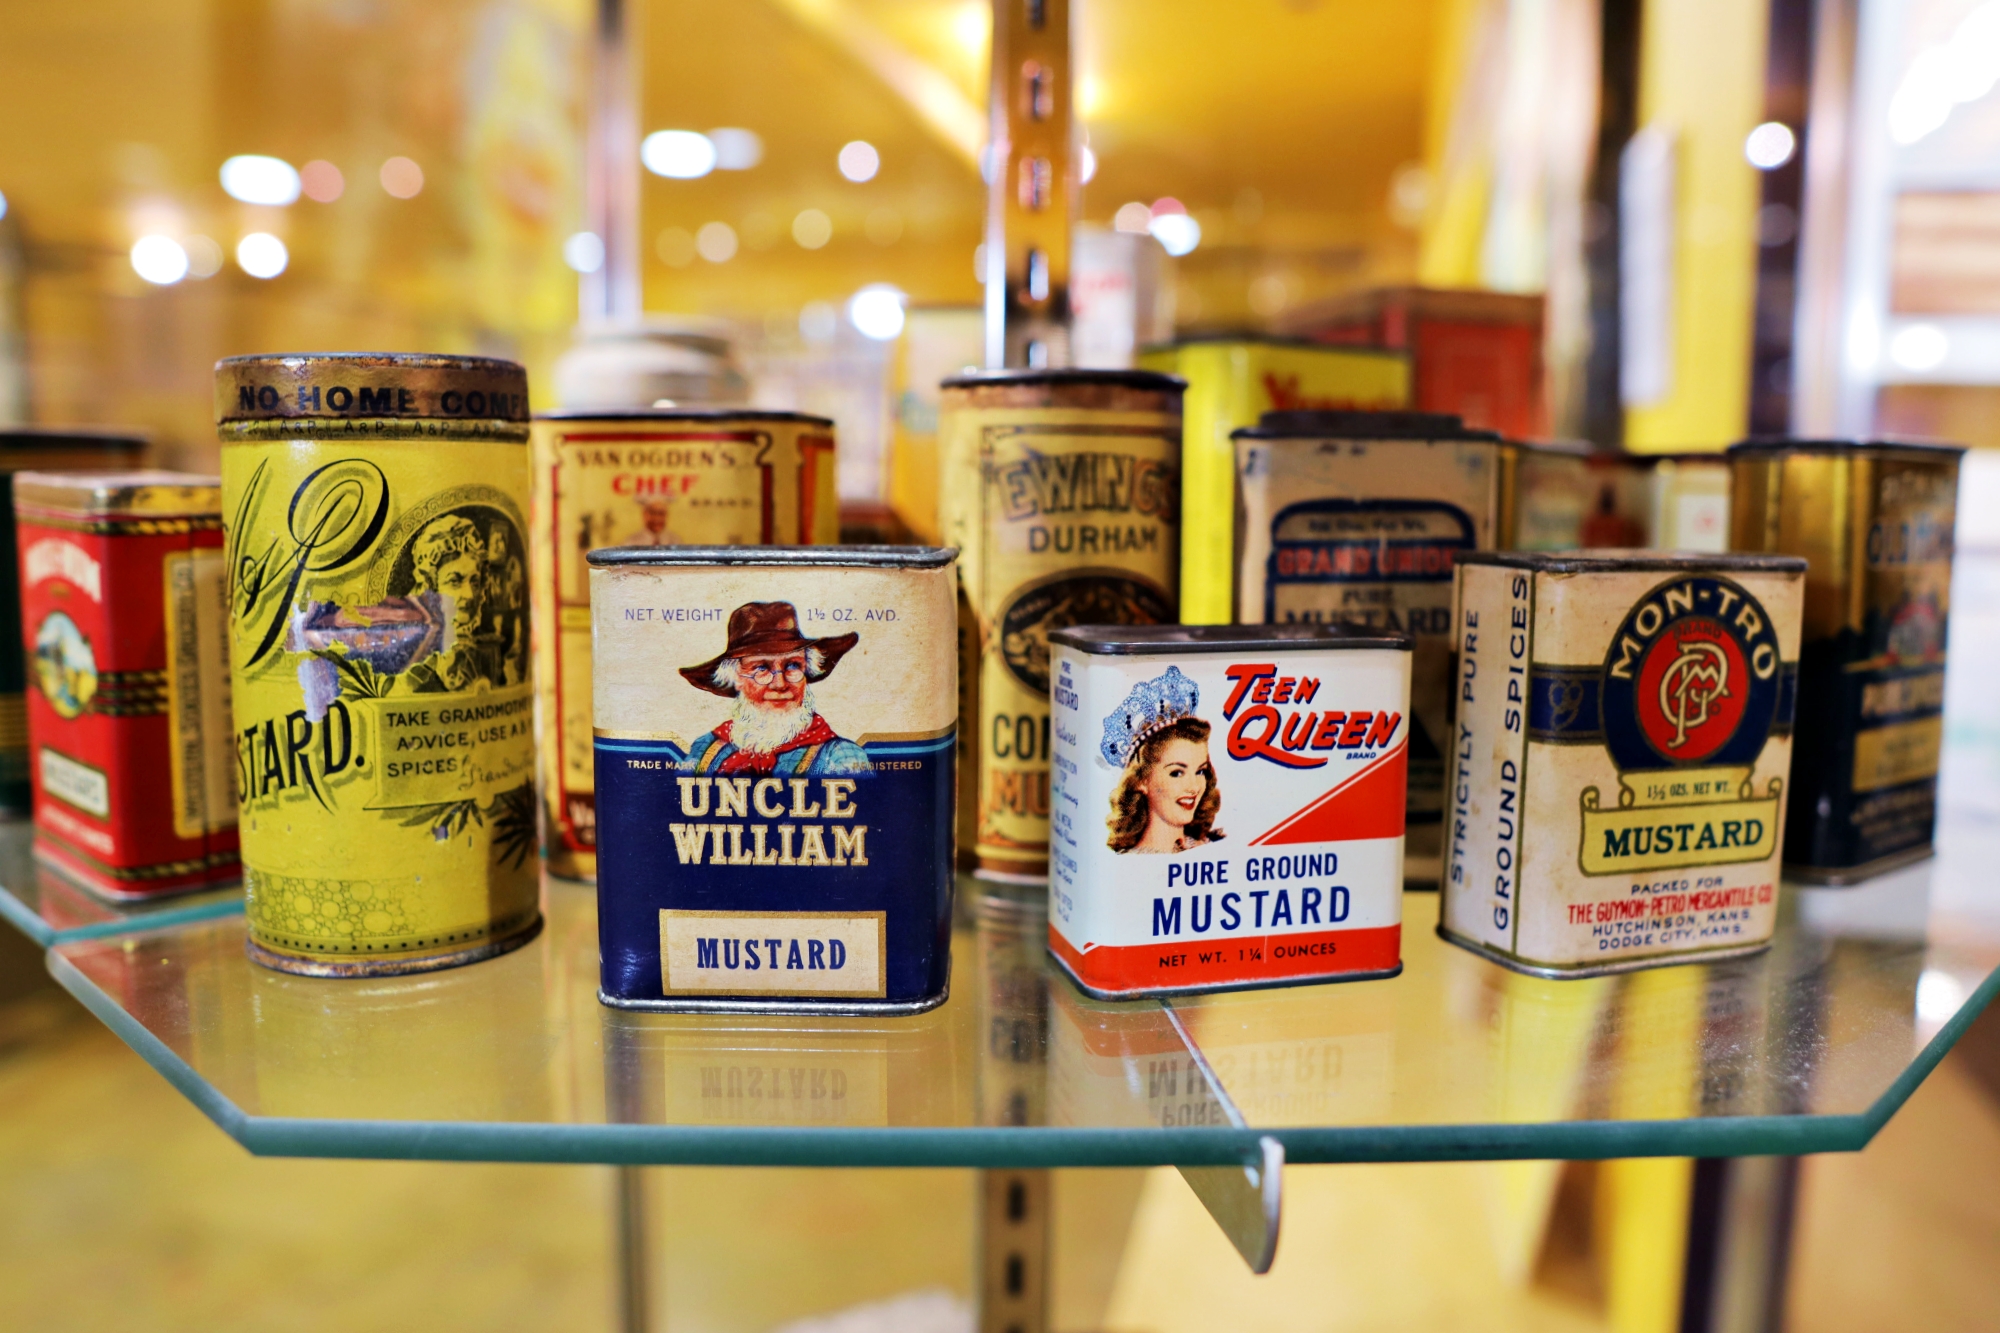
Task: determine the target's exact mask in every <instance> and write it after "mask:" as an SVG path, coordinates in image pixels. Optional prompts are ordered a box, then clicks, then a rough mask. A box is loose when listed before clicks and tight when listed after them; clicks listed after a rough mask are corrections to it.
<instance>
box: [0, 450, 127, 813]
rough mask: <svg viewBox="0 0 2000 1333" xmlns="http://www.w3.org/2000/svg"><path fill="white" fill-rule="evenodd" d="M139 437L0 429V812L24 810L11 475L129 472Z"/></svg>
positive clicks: (28, 802) (23, 678) (22, 687)
mask: <svg viewBox="0 0 2000 1333" xmlns="http://www.w3.org/2000/svg"><path fill="white" fill-rule="evenodd" d="M145 452H146V441H145V439H144V438H143V437H141V436H138V435H133V434H129V433H126V432H122V431H114V430H93V429H86V428H82V427H67V428H65V427H49V426H0V810H19V811H27V810H29V809H31V808H32V805H33V795H32V792H31V788H30V783H29V778H28V713H27V694H26V690H27V687H28V659H27V658H26V657H25V656H23V654H22V649H21V643H22V639H21V630H22V624H21V602H20V595H21V579H20V573H21V571H20V570H19V569H17V568H15V565H14V557H15V545H16V544H15V541H14V530H13V525H14V501H13V498H12V496H13V490H12V488H13V484H14V475H15V474H16V473H18V472H31V471H33V472H42V471H46V472H71V471H75V470H77V469H91V470H102V471H110V470H115V469H118V468H134V467H137V466H138V465H139V462H140V460H141V459H142V458H143V457H144V455H145Z"/></svg>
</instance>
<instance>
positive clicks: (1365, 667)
mask: <svg viewBox="0 0 2000 1333" xmlns="http://www.w3.org/2000/svg"><path fill="white" fill-rule="evenodd" d="M1050 642H1051V643H1052V644H1053V645H1054V660H1053V668H1054V691H1053V699H1054V709H1055V726H1054V728H1053V731H1054V733H1055V790H1054V796H1055V816H1054V820H1053V823H1052V828H1053V831H1054V842H1053V844H1052V856H1051V858H1050V874H1049V950H1050V952H1051V953H1053V954H1054V955H1055V957H1056V960H1057V961H1058V962H1060V963H1061V964H1062V965H1063V967H1064V969H1066V970H1067V971H1068V972H1069V973H1070V975H1071V976H1073V977H1075V978H1076V981H1077V984H1079V985H1081V986H1082V987H1083V988H1084V989H1085V990H1087V991H1089V992H1090V993H1091V994H1093V995H1096V996H1100V997H1105V998H1113V997H1117V996H1123V995H1168V994H1177V993H1181V992H1186V991H1203V990H1228V989H1233V988H1237V987H1245V986H1272V985H1287V984H1291V983H1295V982H1304V981H1344V980H1353V979H1356V978H1361V977H1383V976H1393V975H1395V973H1396V972H1398V971H1399V970H1401V968H1402V961H1401V960H1402V933H1403V805H1404V790H1403V788H1404V785H1405V781H1406V777H1407V772H1408V764H1409V743H1410V639H1409V636H1408V635H1405V634H1385V633H1381V632H1370V631H1366V630H1357V629H1353V628H1350V627H1346V626H1335V625H1275V626H1260V625H1189V626H1161V627H1147V628H1136V629H1125V628H1115V627H1101V626H1094V625H1092V626H1082V627H1079V628H1076V629H1065V630H1058V631H1056V632H1055V633H1054V634H1052V635H1050Z"/></svg>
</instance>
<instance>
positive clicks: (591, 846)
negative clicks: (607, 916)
mask: <svg viewBox="0 0 2000 1333" xmlns="http://www.w3.org/2000/svg"><path fill="white" fill-rule="evenodd" d="M532 434H533V440H532V446H531V447H532V451H533V455H534V468H535V483H534V538H533V541H532V542H531V543H530V547H531V552H532V557H533V558H532V561H531V565H532V570H533V585H534V591H533V599H532V600H533V602H534V616H535V623H536V624H537V625H539V626H541V627H542V629H541V632H540V633H538V634H537V635H536V640H535V699H536V707H537V710H538V711H539V712H540V714H541V719H542V724H541V783H542V830H543V839H544V852H545V855H546V856H547V858H548V866H549V871H550V873H551V874H556V875H562V876H565V877H568V878H572V879H586V880H587V879H594V878H596V876H597V796H596V787H595V781H596V780H595V778H594V776H593V768H592V766H593V762H594V761H593V760H592V757H591V736H590V727H591V722H590V717H591V705H590V571H589V568H588V567H587V566H586V565H585V564H584V557H585V556H586V555H588V554H589V553H590V552H591V551H594V550H596V549H598V548H599V547H608V546H770V545H773V544H775V545H780V546H790V545H794V544H796V545H801V546H811V545H818V544H826V543H831V542H835V541H838V540H839V539H840V501H839V497H838V496H837V495H836V494H835V492H834V484H833V483H834V431H833V422H832V421H830V420H828V419H827V418H826V417H815V416H807V415H806V414H804V413H802V412H764V411H756V410H753V409H750V408H700V409H694V408H655V409H652V410H649V411H630V412H551V413H546V414H542V415H538V416H536V418H535V421H534V426H533V430H532Z"/></svg>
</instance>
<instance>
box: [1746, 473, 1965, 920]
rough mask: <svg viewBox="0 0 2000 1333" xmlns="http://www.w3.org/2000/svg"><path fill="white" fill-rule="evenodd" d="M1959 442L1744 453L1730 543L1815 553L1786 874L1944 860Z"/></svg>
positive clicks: (1855, 875) (1825, 877)
mask: <svg viewBox="0 0 2000 1333" xmlns="http://www.w3.org/2000/svg"><path fill="white" fill-rule="evenodd" d="M1963 452H1964V450H1962V449H1959V448H1957V447H1955V446H1951V445H1922V444H1878V443H1867V444H1853V443H1843V442H1828V441H1809V440H1770V441H1764V440H1754V441H1751V442H1749V443H1746V444H1739V445H1737V446H1736V447H1735V448H1733V449H1731V450H1730V451H1729V461H1730V465H1731V469H1732V472H1733V477H1732V492H1731V517H1730V544H1731V546H1733V547H1734V548H1735V549H1736V550H1739V551H1782V552H1784V553H1785V554H1787V555H1797V556H1804V557H1805V558H1806V560H1807V561H1808V563H1809V565H1810V568H1809V570H1808V572H1807V574H1806V596H1805V624H1804V631H1803V635H1804V643H1803V646H1802V647H1801V648H1800V650H1799V714H1800V716H1801V717H1803V718H1806V719H1808V720H1809V722H1810V725H1808V726H1804V727H1801V728H1800V730H1799V737H1798V749H1797V761H1796V762H1795V763H1794V764H1793V766H1792V794H1791V805H1790V810H1789V815H1790V821H1789V823H1788V824H1787V826H1786V829H1785V868H1786V870H1787V871H1789V872H1791V873H1792V874H1795V875H1797V876H1798V877H1799V878H1801V879H1808V880H1818V881H1821V882H1823V883H1829V884H1847V883H1852V882H1854V881H1856V880H1861V879H1866V878H1867V877H1869V876H1870V875H1875V874H1879V873H1881V872H1882V871H1884V870H1887V869H1889V868H1890V867H1892V866H1897V865H1902V864H1904V863H1905V862H1908V861H1916V860H1921V859H1922V858H1924V857H1926V856H1929V855H1930V854H1931V835H1932V830H1933V828H1934V827H1935V825H1936V822H1937V784H1938V753H1939V750H1940V748H1941V745H1942V743H1943V739H1944V666H1945V622H1946V619H1947V615H1948V613H1949V611H1950V608H1951V547H1952V529H1953V524H1954V522H1955V521H1956V518H1957V512H1958V463H1959V456H1960V455H1961V454H1962V453H1963Z"/></svg>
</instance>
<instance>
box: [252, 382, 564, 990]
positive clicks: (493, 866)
mask: <svg viewBox="0 0 2000 1333" xmlns="http://www.w3.org/2000/svg"><path fill="white" fill-rule="evenodd" d="M527 407H528V399H527V376H526V374H525V372H523V371H522V369H521V368H520V367H519V366H517V365H514V364H513V363H511V362H507V361H497V360H492V359H489V358H485V357H460V356H431V355H422V354H408V353H390V354H340V355H320V354H315V355H302V356H250V357H235V358H231V359H229V360H226V361H222V362H220V363H218V364H217V367H216V418H217V422H218V427H219V429H220V431H221V436H222V509H223V521H224V524H225V525H226V529H227V539H228V540H227V546H226V548H225V550H226V556H227V559H228V579H229V588H228V591H229V597H230V669H231V677H232V684H233V697H234V702H235V711H236V749H237V775H238V785H239V788H240V791H241V798H242V811H241V830H240V831H241V837H242V849H243V870H244V886H245V910H246V913H247V916H248V919H249V949H250V954H251V957H252V958H254V959H256V960H257V961H258V962H260V963H263V964H265V965H266V966H269V967H275V968H278V969H281V970H284V971H289V972H302V973H307V974H311V975H318V976H369V975H383V974H389V973H399V972H416V971H425V970H429V969H433V968H440V967H451V966H455V965H457V964H460V963H467V962H473V961H475V960H477V959H480V958H486V957H490V956H492V955H494V954H497V953H504V952H506V951H507V950H509V949H512V948H515V947H518V946H519V945H520V944H522V943H525V942H526V941H527V940H528V939H530V938H532V937H533V936H534V934H535V932H536V931H537V930H539V929H540V927H541V914H540V910H539V906H538V900H537V876H538V868H539V867H538V864H537V861H536V856H535V791H534V734H533V733H534V728H533V707H534V701H533V698H532V696H531V692H530V691H531V688H532V687H531V685H530V683H529V636H528V542H527V535H528V528H527V512H528V482H529V474H528V458H527V449H526V447H525V446H526V442H527V438H528V412H527Z"/></svg>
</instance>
